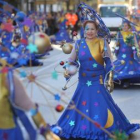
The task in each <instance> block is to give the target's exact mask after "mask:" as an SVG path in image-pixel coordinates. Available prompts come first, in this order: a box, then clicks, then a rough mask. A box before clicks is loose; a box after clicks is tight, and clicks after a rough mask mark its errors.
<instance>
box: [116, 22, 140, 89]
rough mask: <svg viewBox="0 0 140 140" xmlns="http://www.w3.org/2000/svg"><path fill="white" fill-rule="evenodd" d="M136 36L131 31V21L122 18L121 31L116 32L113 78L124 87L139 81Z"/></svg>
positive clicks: (139, 64)
mask: <svg viewBox="0 0 140 140" xmlns="http://www.w3.org/2000/svg"><path fill="white" fill-rule="evenodd" d="M139 49H140V48H139V45H138V41H137V36H136V34H134V33H133V32H132V31H131V23H130V22H129V21H128V20H124V22H123V24H122V31H120V32H118V35H117V43H116V48H115V55H116V58H117V60H116V61H115V62H114V65H115V73H114V80H115V81H117V82H118V81H121V84H122V86H123V87H124V88H128V87H129V85H130V83H135V82H140V63H139V62H140V61H139V60H140V58H139V57H140V56H139V55H140V54H139V53H140V51H139Z"/></svg>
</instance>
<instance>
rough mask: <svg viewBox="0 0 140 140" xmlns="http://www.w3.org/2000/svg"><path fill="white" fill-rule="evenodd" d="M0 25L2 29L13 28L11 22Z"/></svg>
mask: <svg viewBox="0 0 140 140" xmlns="http://www.w3.org/2000/svg"><path fill="white" fill-rule="evenodd" d="M1 27H2V29H3V30H6V31H8V32H12V31H13V30H14V26H13V25H12V23H4V24H2V26H1Z"/></svg>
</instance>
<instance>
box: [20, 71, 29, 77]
mask: <svg viewBox="0 0 140 140" xmlns="http://www.w3.org/2000/svg"><path fill="white" fill-rule="evenodd" d="M19 74H20V77H23V78H24V77H26V76H27V74H26V72H25V71H21V72H20V73H19Z"/></svg>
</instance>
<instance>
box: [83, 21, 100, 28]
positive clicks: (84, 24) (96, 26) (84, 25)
mask: <svg viewBox="0 0 140 140" xmlns="http://www.w3.org/2000/svg"><path fill="white" fill-rule="evenodd" d="M88 23H92V24H94V25H95V28H96V30H98V24H97V23H96V21H92V20H87V21H85V22H84V23H83V27H84V29H85V27H86V25H87V24H88Z"/></svg>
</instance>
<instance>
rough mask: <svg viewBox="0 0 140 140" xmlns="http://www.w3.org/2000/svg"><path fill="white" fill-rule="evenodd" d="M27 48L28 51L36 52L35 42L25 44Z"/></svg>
mask: <svg viewBox="0 0 140 140" xmlns="http://www.w3.org/2000/svg"><path fill="white" fill-rule="evenodd" d="M27 49H28V50H29V51H30V53H37V52H38V49H37V46H36V45H35V44H32V43H30V44H29V45H28V46H27Z"/></svg>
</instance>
